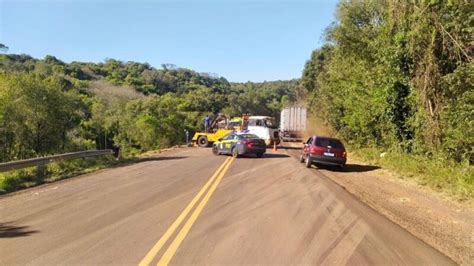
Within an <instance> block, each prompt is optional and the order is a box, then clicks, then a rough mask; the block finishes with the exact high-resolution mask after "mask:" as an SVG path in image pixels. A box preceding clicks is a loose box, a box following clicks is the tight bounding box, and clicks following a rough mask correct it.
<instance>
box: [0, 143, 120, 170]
mask: <svg viewBox="0 0 474 266" xmlns="http://www.w3.org/2000/svg"><path fill="white" fill-rule="evenodd" d="M112 154H114V151H113V150H109V149H108V150H88V151H78V152H69V153H64V154H58V155H51V156H45V157H39V158H32V159H26V160H20V161H13V162H6V163H0V172H7V171H11V170H17V169H22V168H27V167H32V166H39V165H46V164H49V163H51V162H54V161H63V160H71V159H79V158H85V157H93V156H101V155H112Z"/></svg>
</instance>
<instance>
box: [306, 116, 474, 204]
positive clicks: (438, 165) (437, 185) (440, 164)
mask: <svg viewBox="0 0 474 266" xmlns="http://www.w3.org/2000/svg"><path fill="white" fill-rule="evenodd" d="M308 132H313V133H314V132H316V133H315V134H318V135H324V136H335V135H336V134H335V133H334V131H333V130H331V129H330V128H328V127H326V126H324V122H323V121H321V120H320V119H317V118H310V123H309V126H308ZM346 146H347V147H346V148H347V150H348V151H349V156H353V157H355V158H357V159H360V160H361V161H364V162H366V163H368V164H371V165H376V166H380V167H382V168H386V169H388V170H391V171H393V172H395V173H397V174H398V175H399V176H400V177H401V178H403V179H411V180H414V181H416V182H417V183H418V184H420V185H423V186H427V187H430V188H431V189H433V190H434V191H437V192H439V193H441V194H443V195H446V196H448V197H450V198H452V199H455V200H457V201H460V202H471V203H474V167H473V166H472V165H466V164H464V165H463V164H458V163H454V162H452V161H446V160H442V159H437V158H428V157H425V156H421V155H413V154H407V153H403V152H399V151H390V150H383V149H378V148H354V147H351V146H350V145H347V144H346ZM381 155H382V156H381Z"/></svg>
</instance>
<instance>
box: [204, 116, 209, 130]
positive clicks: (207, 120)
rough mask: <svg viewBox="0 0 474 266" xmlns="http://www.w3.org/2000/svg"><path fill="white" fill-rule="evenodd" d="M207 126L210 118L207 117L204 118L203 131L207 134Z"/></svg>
mask: <svg viewBox="0 0 474 266" xmlns="http://www.w3.org/2000/svg"><path fill="white" fill-rule="evenodd" d="M209 124H210V118H209V116H208V115H206V117H204V129H205V131H206V132H209Z"/></svg>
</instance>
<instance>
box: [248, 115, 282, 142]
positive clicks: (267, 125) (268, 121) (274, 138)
mask: <svg viewBox="0 0 474 266" xmlns="http://www.w3.org/2000/svg"><path fill="white" fill-rule="evenodd" d="M246 128H247V130H248V132H249V133H252V134H255V135H257V136H258V137H259V138H261V139H263V140H264V141H265V144H266V145H267V146H271V145H273V143H276V144H277V145H278V144H279V143H280V138H279V134H278V125H277V123H276V122H275V119H273V118H272V117H270V116H249V117H248V119H247V121H246Z"/></svg>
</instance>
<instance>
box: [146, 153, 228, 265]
mask: <svg viewBox="0 0 474 266" xmlns="http://www.w3.org/2000/svg"><path fill="white" fill-rule="evenodd" d="M233 160H234V158H233V157H229V158H227V159H226V160H225V161H224V163H223V164H222V165H221V166H220V167H219V169H217V171H216V172H215V173H214V174H213V175H212V176H211V178H210V179H209V180H208V181H207V183H206V184H205V185H204V187H202V188H201V190H200V191H199V192H198V194H197V195H196V196H195V197H194V198H193V200H191V202H190V203H189V204H188V206H186V208H185V209H184V210H183V212H182V213H181V214H180V215H179V216H178V218H177V219H176V220H175V221H174V222H173V224H172V225H171V226H170V227H169V228H168V230H166V232H165V234H164V235H163V236H162V237H161V238H160V240H158V242H156V244H155V245H154V246H153V247H152V248H151V250H150V251H149V252H148V253H147V254H146V256H145V258H143V259H142V261H141V262H140V264H139V265H140V266H145V265H150V263H151V262H152V261H153V259H154V258H155V256H156V255H157V254H158V252H160V250H161V248H162V247H163V246H164V244H165V243H166V242H167V241H168V239H169V238H170V237H171V236H172V235H173V233H174V232H175V231H176V229H177V228H178V227H179V226H180V225H181V223H182V222H183V221H184V220H185V218H186V217H187V216H188V214H189V213H190V212H191V210H192V209H193V208H194V205H196V203H197V202H198V201H199V200H200V199H201V197H202V195H204V193H206V191H207V193H206V194H205V195H204V197H203V198H202V200H201V202H200V203H199V204H198V206H197V207H196V209H195V210H194V212H193V213H192V214H191V216H189V219H188V220H187V221H186V223H185V224H184V226H183V227H182V228H181V230H180V231H179V233H178V234H177V235H176V237H175V239H174V240H173V242H171V244H170V245H169V247H168V249H167V250H166V251H165V252H164V253H163V256H162V257H161V259H160V260H159V261H158V265H168V263H169V262H170V260H171V259H172V258H173V256H174V254H175V253H176V250H177V249H178V248H179V246H180V244H181V242H183V240H184V238H185V237H186V235H187V234H188V232H189V230H191V227H192V226H193V224H194V222H195V221H196V219H197V218H198V216H199V214H200V213H201V211H202V209H203V208H204V206H206V203H207V202H208V201H209V199H210V198H211V196H212V194H213V193H214V191H215V190H216V188H217V186H218V185H219V183H220V182H221V180H222V178H223V177H224V175H225V173H226V172H227V170H228V169H229V166H230V164H231V163H232V161H233ZM209 187H210V188H209ZM208 188H209V190H208Z"/></svg>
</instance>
